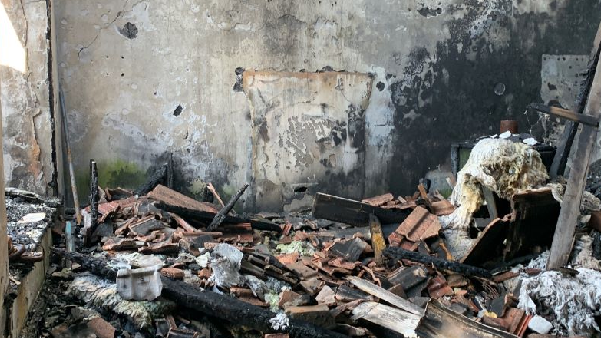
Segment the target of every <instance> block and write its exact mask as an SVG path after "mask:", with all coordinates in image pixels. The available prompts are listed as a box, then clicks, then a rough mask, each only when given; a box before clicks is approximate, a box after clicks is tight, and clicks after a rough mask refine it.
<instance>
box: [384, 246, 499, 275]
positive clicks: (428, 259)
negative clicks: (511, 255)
mask: <svg viewBox="0 0 601 338" xmlns="http://www.w3.org/2000/svg"><path fill="white" fill-rule="evenodd" d="M384 254H385V255H387V256H389V257H391V258H396V259H408V260H410V261H414V262H419V263H423V264H432V265H434V266H435V267H436V268H438V269H445V270H450V271H453V272H456V273H460V274H463V275H466V276H474V277H483V278H491V277H492V275H491V273H490V271H488V270H486V269H482V268H477V267H474V266H471V265H465V264H461V263H457V262H451V261H447V260H444V259H440V258H437V257H432V256H428V255H424V254H421V253H417V252H411V251H407V250H404V249H402V248H391V247H389V248H386V250H384Z"/></svg>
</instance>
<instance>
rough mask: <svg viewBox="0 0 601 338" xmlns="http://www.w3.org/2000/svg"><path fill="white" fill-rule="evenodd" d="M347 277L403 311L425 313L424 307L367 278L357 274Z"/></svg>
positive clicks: (371, 293) (359, 286)
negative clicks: (359, 276) (356, 275)
mask: <svg viewBox="0 0 601 338" xmlns="http://www.w3.org/2000/svg"><path fill="white" fill-rule="evenodd" d="M347 279H348V280H349V281H350V282H351V283H352V284H353V285H354V286H356V287H357V288H359V289H360V290H361V291H364V292H367V293H369V294H370V295H372V296H374V297H377V298H379V299H382V300H384V301H386V302H388V303H390V304H391V305H394V306H396V307H397V308H399V309H401V310H403V311H406V312H409V313H412V314H415V315H418V316H422V315H423V314H424V309H422V308H420V307H419V306H417V305H415V304H413V303H411V302H410V301H408V300H405V299H403V298H401V297H399V296H397V295H395V294H394V293H392V292H390V291H388V290H386V289H383V288H381V287H379V286H377V285H375V284H373V283H370V282H368V281H366V280H365V279H361V278H358V277H355V276H349V277H347Z"/></svg>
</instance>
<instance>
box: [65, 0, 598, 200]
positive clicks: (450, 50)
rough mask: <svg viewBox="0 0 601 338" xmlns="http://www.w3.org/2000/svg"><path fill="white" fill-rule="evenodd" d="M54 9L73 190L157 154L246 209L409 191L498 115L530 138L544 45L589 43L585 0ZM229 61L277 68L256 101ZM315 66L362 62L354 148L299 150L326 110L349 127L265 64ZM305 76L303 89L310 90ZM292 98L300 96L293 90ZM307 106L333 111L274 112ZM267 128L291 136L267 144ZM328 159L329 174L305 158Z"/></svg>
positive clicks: (138, 166)
mask: <svg viewBox="0 0 601 338" xmlns="http://www.w3.org/2000/svg"><path fill="white" fill-rule="evenodd" d="M55 7H56V22H57V30H58V32H57V34H58V41H59V42H58V43H59V45H58V62H59V75H60V80H61V84H62V86H63V88H64V90H65V93H66V99H67V109H68V116H69V131H70V133H71V136H72V138H73V139H74V141H75V145H74V150H73V153H74V156H75V159H76V168H77V169H78V170H79V173H80V176H81V177H80V180H79V182H80V188H81V187H84V186H85V176H87V171H88V170H87V165H88V161H89V159H90V158H95V159H96V160H97V161H98V164H99V169H100V174H101V185H102V184H105V185H124V186H126V185H133V184H135V183H137V182H138V181H140V180H142V179H143V176H144V174H145V171H146V169H147V168H148V167H150V166H151V165H153V164H155V163H156V162H157V158H159V157H160V156H161V155H162V154H163V153H165V152H173V153H174V156H175V158H176V159H177V161H178V162H179V164H181V165H182V169H183V173H184V176H183V179H184V181H188V182H192V183H191V184H190V183H188V184H187V186H186V188H188V189H189V190H190V191H191V192H192V193H193V192H194V190H195V187H197V186H199V184H197V183H196V182H194V181H195V180H199V179H206V180H210V181H213V182H214V183H215V185H216V186H217V187H220V190H222V191H221V192H222V193H224V194H225V195H227V194H231V193H233V192H234V191H235V190H236V188H237V187H239V186H240V185H242V183H243V182H245V181H251V182H252V181H253V180H254V183H255V184H254V187H253V188H254V194H249V195H253V197H252V198H248V197H247V198H246V199H247V203H246V206H247V208H253V207H254V206H255V205H254V203H253V201H254V200H255V198H254V197H255V196H256V197H264V198H265V200H266V201H268V202H266V203H268V204H269V203H277V202H279V201H281V200H283V201H284V202H290V203H292V202H293V201H294V204H297V205H298V206H299V207H300V206H302V205H303V204H304V203H301V202H300V201H301V200H302V199H303V198H304V197H302V196H297V195H294V194H293V195H290V190H292V191H293V192H294V188H292V189H290V188H291V186H293V185H294V184H299V183H303V184H306V185H307V186H309V187H310V186H311V184H317V183H323V179H324V178H329V179H330V180H331V183H332V184H331V185H327V186H326V187H325V188H326V189H330V191H329V192H331V193H338V194H341V195H346V196H349V197H361V196H356V195H359V194H362V195H373V194H376V193H381V192H384V191H386V190H389V189H391V190H392V191H393V192H394V193H395V194H401V193H408V192H412V191H414V189H415V185H416V184H417V180H418V179H419V178H420V176H423V175H424V174H425V173H426V172H427V171H428V170H433V169H436V168H437V167H438V166H442V167H445V166H446V165H448V161H449V149H450V144H451V143H452V142H454V141H459V140H464V139H468V138H472V137H476V136H480V135H483V134H494V133H495V132H497V129H498V122H499V120H501V119H507V118H514V119H518V120H519V121H520V124H521V126H522V130H524V131H528V129H530V127H531V126H534V131H536V132H539V134H542V132H543V131H544V130H542V128H538V129H541V130H536V129H537V127H536V124H537V121H538V115H536V114H529V115H525V114H524V110H525V107H526V105H527V104H528V103H530V102H535V101H541V100H542V98H541V94H540V92H541V84H542V81H541V67H542V61H543V60H542V55H543V54H552V55H560V54H561V55H563V54H566V55H583V54H587V53H588V52H589V51H590V46H591V43H592V41H593V39H594V34H595V32H596V29H597V27H598V24H599V20H600V19H601V4H600V2H599V1H598V0H587V1H577V0H555V1H544V2H541V1H534V0H531V1H527V0H493V1H480V0H468V1H459V0H444V1H433V0H413V1H405V0H385V1H365V0H363V1H353V2H352V3H351V2H345V1H337V0H321V1H319V0H316V1H308V0H306V1H295V2H291V1H284V0H274V1H260V0H249V1H244V2H241V1H223V0H221V1H217V0H214V1H205V2H198V1H188V0H175V1H167V0H138V1H133V0H131V1H129V0H128V1H115V0H110V1H108V0H107V1H93V0H85V1H67V0H57V1H56V5H55ZM565 27H570V30H569V32H568V31H567V30H565ZM238 67H241V68H244V69H246V70H247V72H246V74H251V73H250V72H248V71H250V70H257V71H259V73H263V71H267V72H268V73H270V72H271V73H273V76H275V77H277V80H278V81H284V82H283V85H282V87H279V86H278V85H277V84H268V83H265V84H264V89H265V90H259V91H260V92H261V93H262V94H264V95H265V96H264V97H263V98H262V99H261V100H262V101H261V102H263V103H266V104H271V105H272V106H264V107H261V109H259V110H257V109H255V108H253V104H254V103H256V98H253V97H251V96H252V95H250V93H251V92H252V90H251V91H248V90H244V88H242V87H243V86H242V83H243V82H244V81H245V75H242V74H241V72H240V69H239V71H238V74H236V69H237V68H238ZM328 67H331V68H328ZM324 68H325V69H326V70H330V69H332V70H335V71H345V72H342V73H340V74H337V73H334V74H337V75H312V76H315V77H316V78H317V79H319V78H321V77H325V76H336V77H344V76H348V75H346V74H364V75H365V74H370V79H371V82H366V81H363V82H361V81H359V80H358V79H355V80H351V81H350V82H352V83H358V84H360V86H362V89H361V90H355V89H353V90H352V91H351V93H350V94H351V95H350V97H346V99H347V100H348V101H349V102H353V104H361V106H362V107H363V108H362V114H363V116H362V117H361V119H360V120H361V121H362V122H361V124H362V125H363V128H364V138H363V141H364V144H363V145H361V146H360V147H350V148H349V147H348V144H347V145H344V146H339V147H334V148H332V149H329V148H327V147H325V148H324V149H321V148H320V149H319V151H313V152H312V150H314V149H317V148H319V147H318V146H319V142H323V140H320V138H319V137H317V136H319V135H328V133H329V136H327V137H329V138H330V140H329V141H328V142H330V143H332V142H334V143H335V142H336V140H335V137H336V136H335V135H334V134H335V133H331V131H332V128H333V126H334V125H335V124H336V123H340V122H345V121H346V123H347V126H346V132H347V133H348V132H349V127H350V123H349V116H350V115H349V114H348V112H345V111H347V110H348V109H347V108H345V107H344V106H343V105H342V104H341V103H340V102H341V101H339V99H338V98H337V97H338V96H339V95H340V92H339V91H338V92H337V89H336V86H328V85H320V86H317V85H307V84H306V82H303V81H297V80H290V78H291V77H290V76H288V75H286V76H282V75H278V74H281V73H285V74H292V73H294V74H297V73H298V72H301V71H303V70H304V71H306V72H307V74H308V73H314V72H315V71H316V70H322V69H324ZM346 72H348V73H346ZM320 74H329V73H320ZM316 81H317V82H321V80H316ZM367 83H371V88H369V89H366V88H365V84H367ZM312 86H313V87H312ZM295 87H296V90H294V88H295ZM269 88H272V89H269ZM312 88H315V89H319V93H314V94H312V95H308V93H309V92H310V91H311V90H312ZM270 91H271V92H270ZM280 91H281V93H282V94H281V95H279V96H278V94H277V93H278V92H280ZM367 92H369V93H370V95H369V96H367V98H368V102H363V101H362V100H363V99H364V97H366V96H365V94H366V93H367ZM317 94H318V95H317ZM302 97H307V99H306V100H305V101H308V102H302V101H300V102H297V101H295V100H296V99H297V98H302ZM321 103H324V104H330V103H332V104H333V107H335V108H333V109H331V111H330V112H328V114H331V116H332V119H331V120H329V119H326V118H323V116H317V117H315V120H314V121H311V122H309V121H308V120H310V119H307V118H306V120H307V121H305V124H307V123H309V124H311V125H310V126H309V125H305V124H303V122H302V120H301V119H299V120H298V122H296V121H295V122H293V123H290V121H292V120H291V119H293V117H294V116H298V117H301V116H309V115H311V114H313V113H312V112H318V110H316V109H314V108H315V107H317V106H319V104H321ZM307 106H309V107H310V108H308V112H303V111H301V109H305V107H307ZM272 110H273V111H272ZM278 114H280V116H282V117H283V119H282V120H280V122H281V123H282V124H280V125H278V120H277V119H276V118H275V117H276V116H277V115H278ZM304 114H308V115H304ZM320 114H323V113H320ZM261 116H264V117H265V123H262V122H261V121H260V117H261ZM257 118H259V121H258V120H257ZM320 124H322V125H323V129H319V128H322V127H321V126H320ZM262 126H265V127H267V128H268V129H272V128H276V130H267V131H266V134H265V135H269V136H270V138H269V140H267V139H264V138H263V136H262V134H261V128H262ZM297 127H299V128H303V131H302V132H301V131H300V129H296V128H297ZM293 128H295V129H294V130H293ZM343 129H344V128H343ZM316 130H320V133H322V134H320V133H317V132H316ZM295 133H296V134H295ZM257 136H258V137H257ZM280 139H281V140H282V141H290V144H288V145H283V147H284V148H285V149H280V148H279V147H280V144H279V140H280ZM295 144H296V145H297V146H299V145H300V147H299V148H298V149H296V150H292V149H291V148H294V145H295ZM289 147H291V148H289ZM350 150H354V151H357V152H355V153H352V152H351V151H350ZM291 152H294V153H293V154H292V153H291ZM342 154H345V155H344V156H347V157H348V162H344V160H343V159H340V158H339V156H341V155H342ZM330 155H335V156H334V157H336V169H335V170H333V169H332V168H329V167H327V165H321V166H322V167H318V166H317V163H319V160H325V159H329V158H330ZM297 160H298V161H297ZM341 161H343V162H341ZM293 162H294V163H295V164H296V167H295V168H292V167H291V169H290V171H289V170H288V169H287V168H286V166H290V164H291V163H293ZM361 162H363V166H362V167H361V166H360V165H358V164H357V163H361ZM318 168H319V169H318ZM356 168H360V169H359V171H357V174H356V175H354V176H352V177H350V176H349V175H348V171H349V170H351V171H352V170H353V169H356ZM265 169H266V170H265ZM345 171H346V172H345ZM340 172H345V175H343V176H337V174H338V173H340ZM303 175H305V176H304V177H303ZM268 181H269V182H268ZM266 183H269V184H270V185H273V186H272V187H271V188H269V191H271V192H273V196H266V195H265V194H266V190H265V189H267V188H266ZM261 194H262V195H261ZM267 197H269V198H267ZM258 206H259V205H257V207H258ZM260 206H261V207H266V205H260Z"/></svg>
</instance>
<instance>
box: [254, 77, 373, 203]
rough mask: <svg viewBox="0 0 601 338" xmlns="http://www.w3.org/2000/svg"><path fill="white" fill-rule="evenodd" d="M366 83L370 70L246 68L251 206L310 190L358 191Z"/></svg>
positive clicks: (369, 85) (362, 161)
mask: <svg viewBox="0 0 601 338" xmlns="http://www.w3.org/2000/svg"><path fill="white" fill-rule="evenodd" d="M371 88H372V76H370V75H368V74H359V73H346V72H322V73H290V72H276V71H246V72H244V91H245V93H246V94H247V96H248V100H249V102H250V107H251V117H252V119H253V177H254V183H255V184H254V186H253V188H254V194H255V196H254V197H255V207H256V208H257V209H259V210H269V209H274V208H275V209H276V210H277V209H279V208H281V206H282V205H289V204H290V203H291V201H292V200H302V199H304V198H305V195H307V194H309V195H311V194H312V193H315V189H316V188H318V189H319V190H321V191H326V192H327V191H329V192H338V193H343V194H344V195H345V196H349V197H354V198H361V197H362V196H363V190H364V182H365V175H364V170H365V169H364V168H365V110H366V108H367V106H368V103H369V101H370V98H371ZM299 187H303V189H299ZM309 205H310V204H306V203H299V202H298V201H297V203H296V204H295V207H296V208H300V207H305V208H306V207H308V206H309Z"/></svg>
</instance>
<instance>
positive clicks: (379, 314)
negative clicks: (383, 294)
mask: <svg viewBox="0 0 601 338" xmlns="http://www.w3.org/2000/svg"><path fill="white" fill-rule="evenodd" d="M358 319H363V320H366V321H368V322H370V323H373V324H376V325H379V326H382V327H384V328H386V329H389V330H392V331H394V332H397V333H400V334H401V335H403V337H415V329H416V328H417V327H418V325H419V323H420V320H421V316H418V315H415V314H412V313H409V312H406V311H402V310H399V309H396V308H394V307H391V306H387V305H384V304H379V303H376V302H364V303H361V304H359V305H358V306H357V307H355V308H354V309H353V320H358Z"/></svg>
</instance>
